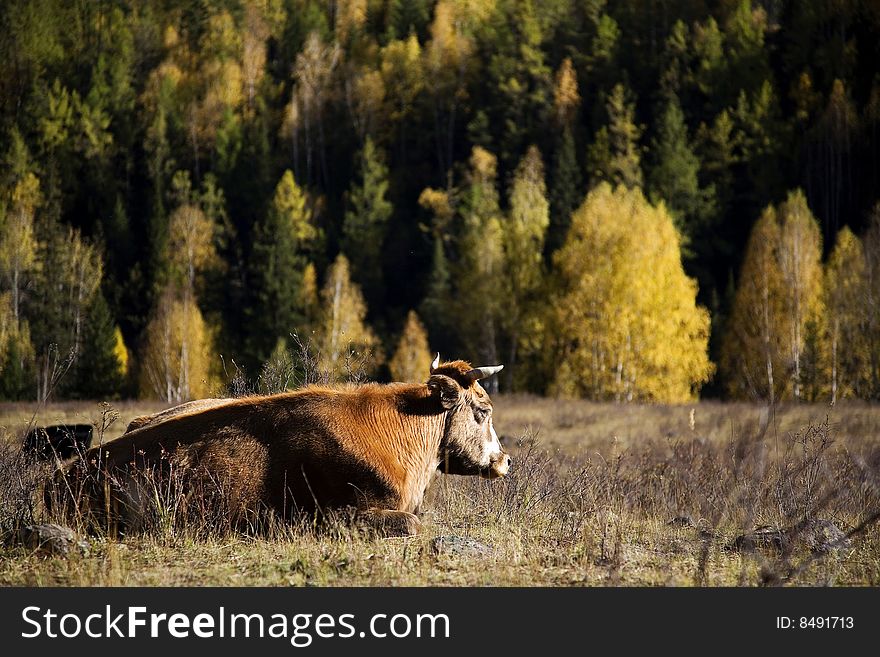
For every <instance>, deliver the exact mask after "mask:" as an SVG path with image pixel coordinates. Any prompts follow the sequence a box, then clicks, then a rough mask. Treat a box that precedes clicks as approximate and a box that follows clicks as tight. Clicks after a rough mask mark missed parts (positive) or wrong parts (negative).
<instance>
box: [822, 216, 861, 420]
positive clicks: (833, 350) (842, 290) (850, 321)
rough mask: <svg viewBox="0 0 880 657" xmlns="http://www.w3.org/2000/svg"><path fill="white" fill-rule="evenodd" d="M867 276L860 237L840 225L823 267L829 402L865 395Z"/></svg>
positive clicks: (826, 370) (826, 372) (826, 373)
mask: <svg viewBox="0 0 880 657" xmlns="http://www.w3.org/2000/svg"><path fill="white" fill-rule="evenodd" d="M866 286H867V279H866V271H865V251H864V247H863V246H862V241H861V240H860V239H859V238H858V237H856V236H855V235H854V234H853V232H852V231H851V230H850V229H849V228H846V227H844V228H843V229H842V230H841V231H840V232H839V233H837V241H836V242H835V244H834V250H833V251H832V252H831V256H830V257H829V258H828V264H827V265H826V267H825V308H826V313H825V317H826V321H825V336H824V337H825V340H824V341H825V344H826V351H827V355H826V358H827V361H826V365H825V368H823V369H824V370H825V375H826V376H827V380H828V381H829V385H830V395H831V403H832V404H833V403H834V402H836V401H837V400H838V399H846V398H860V397H866V396H867V395H868V383H869V379H870V358H869V353H868V351H869V350H868V325H869V318H868V315H867V313H866V312H865V311H866V304H865V298H866V295H867V289H866Z"/></svg>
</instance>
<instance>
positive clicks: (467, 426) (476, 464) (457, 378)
mask: <svg viewBox="0 0 880 657" xmlns="http://www.w3.org/2000/svg"><path fill="white" fill-rule="evenodd" d="M503 367H504V366H503V365H496V366H494V367H471V366H470V364H469V363H466V362H464V361H461V360H456V361H451V362H448V363H442V364H441V363H440V355H439V354H438V355H437V357H436V358H435V359H434V362H433V363H431V376H430V377H429V378H428V389H429V390H430V392H431V395H432V396H434V397H436V398H437V401H438V402H439V403H440V405H441V406H442V407H443V409H444V410H445V412H446V427H445V431H444V435H443V441H442V443H441V445H440V465H439V469H440V471H441V472H445V473H447V474H459V475H480V476H482V477H486V478H488V479H495V478H496V477H503V476H504V475H506V474H507V471H508V470H509V469H510V456H508V455H507V452H505V451H504V449H503V448H502V447H501V442H500V441H499V440H498V434H496V433H495V427H494V426H492V400H491V399H489V395H488V394H486V391H485V390H484V389H483V386H481V385H480V384H479V383H478V381H479V380H480V379H485V378H486V377H489V376H492V375H493V374H496V373H497V372H499V371H500V370H501V369H502V368H503Z"/></svg>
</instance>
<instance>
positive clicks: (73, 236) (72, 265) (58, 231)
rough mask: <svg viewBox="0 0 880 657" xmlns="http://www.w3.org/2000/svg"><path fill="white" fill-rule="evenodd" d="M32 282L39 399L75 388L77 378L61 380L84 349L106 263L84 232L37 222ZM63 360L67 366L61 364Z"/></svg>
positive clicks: (28, 313)
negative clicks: (89, 314)
mask: <svg viewBox="0 0 880 657" xmlns="http://www.w3.org/2000/svg"><path fill="white" fill-rule="evenodd" d="M38 237H39V239H38V242H37V254H36V259H37V262H38V263H39V265H40V266H39V267H38V268H37V270H36V274H35V275H34V281H33V293H32V294H31V295H29V298H28V303H27V305H26V308H25V315H26V316H27V317H28V320H29V323H30V331H31V340H32V342H33V345H34V349H35V351H36V358H37V377H36V379H37V381H36V382H37V398H38V399H40V400H42V401H45V400H46V399H47V398H48V396H49V395H50V394H51V393H53V391H54V392H59V393H64V392H65V390H69V389H70V385H71V384H72V383H73V378H70V377H68V378H66V379H64V380H63V381H62V380H61V379H60V378H59V377H60V374H59V371H60V370H59V369H58V368H59V367H61V370H63V372H65V373H66V372H67V371H68V370H69V369H70V367H71V366H73V365H74V364H75V362H76V360H77V358H78V357H79V356H81V355H82V352H83V332H84V328H85V324H86V317H87V315H88V311H89V308H90V307H91V305H92V302H93V301H94V298H95V295H96V294H97V293H98V290H99V287H100V284H101V280H102V278H103V273H104V263H103V260H102V258H101V254H100V252H99V251H98V249H97V247H96V246H95V245H94V244H92V243H90V242H89V241H87V240H86V239H84V238H83V237H82V236H81V234H80V232H79V231H77V230H74V229H72V228H70V227H67V226H63V225H60V224H58V223H57V222H56V221H54V220H51V219H46V220H45V221H42V222H40V224H39V226H38ZM62 364H63V366H62Z"/></svg>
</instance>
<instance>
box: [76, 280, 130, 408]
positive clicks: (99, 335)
mask: <svg viewBox="0 0 880 657" xmlns="http://www.w3.org/2000/svg"><path fill="white" fill-rule="evenodd" d="M121 357H122V358H124V360H123V359H122V358H121ZM127 361H128V359H127V355H126V350H125V344H124V343H122V334H121V332H120V331H119V327H117V326H116V325H115V323H114V321H113V317H112V315H111V314H110V308H109V307H108V306H107V302H106V300H105V299H104V295H103V294H101V293H100V292H98V293H97V294H95V298H94V300H93V301H92V303H91V305H90V307H89V309H88V312H87V315H86V321H85V326H84V327H83V339H82V352H81V354H80V355H79V358H78V359H77V363H76V366H75V372H74V376H75V383H74V386H73V388H72V394H73V395H75V396H77V397H80V398H83V399H101V400H106V399H112V398H115V397H117V396H119V394H120V393H121V392H123V387H124V385H125V377H126V374H127V372H126V368H127Z"/></svg>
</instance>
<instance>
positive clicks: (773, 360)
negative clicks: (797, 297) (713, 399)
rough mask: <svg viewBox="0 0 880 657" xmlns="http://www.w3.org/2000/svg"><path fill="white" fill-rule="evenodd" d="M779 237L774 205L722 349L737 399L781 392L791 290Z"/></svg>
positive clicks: (749, 255) (747, 266)
mask: <svg viewBox="0 0 880 657" xmlns="http://www.w3.org/2000/svg"><path fill="white" fill-rule="evenodd" d="M779 240H780V230H779V224H778V223H777V221H776V211H775V210H774V209H773V207H768V208H767V209H765V210H764V213H763V214H762V215H761V218H760V219H758V221H757V222H756V223H755V225H754V227H753V228H752V233H751V235H750V236H749V242H748V245H747V247H746V254H745V258H744V260H743V265H742V271H741V272H740V277H739V286H738V287H737V290H736V296H735V298H734V302H733V311H732V314H731V317H730V322H729V324H728V327H727V332H726V334H725V336H724V345H723V347H722V351H721V363H720V365H721V370H722V372H723V373H724V379H725V381H726V382H727V388H728V392H729V393H730V394H731V395H732V396H733V397H739V398H742V397H753V398H758V399H767V400H771V401H772V400H773V399H776V398H777V397H778V396H779V395H778V390H777V387H778V386H779V381H780V380H781V379H782V378H783V377H782V376H781V370H782V360H783V355H782V354H783V350H784V346H783V336H782V328H781V321H782V313H783V308H782V304H783V302H782V297H783V294H784V290H785V288H784V287H783V284H782V278H781V275H780V272H779V267H778V264H777V257H778V256H777V254H776V250H777V245H778V244H779Z"/></svg>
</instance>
